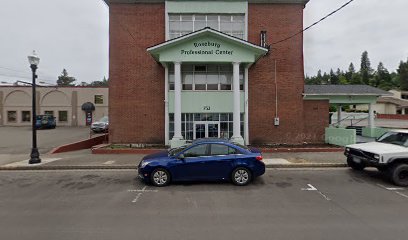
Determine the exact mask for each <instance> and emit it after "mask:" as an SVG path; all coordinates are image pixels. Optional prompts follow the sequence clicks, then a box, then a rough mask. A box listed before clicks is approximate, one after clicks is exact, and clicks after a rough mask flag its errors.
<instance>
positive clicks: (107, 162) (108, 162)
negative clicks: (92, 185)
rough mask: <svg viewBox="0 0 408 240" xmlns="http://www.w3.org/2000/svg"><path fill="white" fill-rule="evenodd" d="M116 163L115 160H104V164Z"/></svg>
mask: <svg viewBox="0 0 408 240" xmlns="http://www.w3.org/2000/svg"><path fill="white" fill-rule="evenodd" d="M114 163H115V161H106V162H104V163H103V164H106V165H111V164H114Z"/></svg>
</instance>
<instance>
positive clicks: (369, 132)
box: [362, 127, 391, 138]
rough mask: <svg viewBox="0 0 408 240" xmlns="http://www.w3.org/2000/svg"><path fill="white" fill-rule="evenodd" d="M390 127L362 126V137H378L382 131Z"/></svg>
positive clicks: (384, 131)
mask: <svg viewBox="0 0 408 240" xmlns="http://www.w3.org/2000/svg"><path fill="white" fill-rule="evenodd" d="M390 130H391V129H388V128H369V127H364V128H363V129H362V135H363V136H364V137H373V138H378V137H381V136H382V135H383V134H384V133H386V132H389V131H390Z"/></svg>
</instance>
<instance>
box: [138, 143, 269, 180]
mask: <svg viewBox="0 0 408 240" xmlns="http://www.w3.org/2000/svg"><path fill="white" fill-rule="evenodd" d="M138 173H139V177H140V178H141V179H143V180H144V181H145V182H150V183H151V184H153V185H155V186H158V187H162V186H166V185H168V184H170V182H175V181H222V180H229V181H231V182H232V183H234V184H235V185H239V186H243V185H247V184H248V183H249V182H251V180H253V179H254V178H256V177H258V176H261V175H263V174H264V173H265V164H264V163H263V162H262V154H261V152H260V151H259V150H257V149H255V148H254V149H250V148H248V147H246V146H242V145H238V144H234V143H231V142H229V141H228V140H224V139H203V140H200V141H195V142H194V143H192V144H190V145H185V146H182V147H179V148H173V149H169V150H166V151H162V152H159V153H156V154H151V155H147V156H145V157H144V158H143V160H142V161H141V162H140V164H139V166H138Z"/></svg>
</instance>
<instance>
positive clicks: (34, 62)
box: [28, 51, 40, 66]
mask: <svg viewBox="0 0 408 240" xmlns="http://www.w3.org/2000/svg"><path fill="white" fill-rule="evenodd" d="M28 62H29V63H30V65H35V66H38V64H39V63H40V58H39V57H38V56H37V54H36V53H35V51H33V54H32V55H29V56H28Z"/></svg>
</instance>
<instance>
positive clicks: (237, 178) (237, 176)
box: [231, 167, 252, 186]
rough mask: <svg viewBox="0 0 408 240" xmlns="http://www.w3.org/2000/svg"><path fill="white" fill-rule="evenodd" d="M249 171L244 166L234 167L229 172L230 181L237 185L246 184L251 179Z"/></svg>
mask: <svg viewBox="0 0 408 240" xmlns="http://www.w3.org/2000/svg"><path fill="white" fill-rule="evenodd" d="M251 177H252V174H251V172H250V171H249V170H248V169H247V168H244V167H239V168H236V169H235V170H234V171H233V172H232V174H231V180H232V183H234V184H235V185H238V186H244V185H247V184H248V183H249V182H250V181H251Z"/></svg>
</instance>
